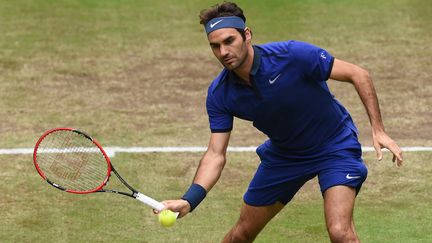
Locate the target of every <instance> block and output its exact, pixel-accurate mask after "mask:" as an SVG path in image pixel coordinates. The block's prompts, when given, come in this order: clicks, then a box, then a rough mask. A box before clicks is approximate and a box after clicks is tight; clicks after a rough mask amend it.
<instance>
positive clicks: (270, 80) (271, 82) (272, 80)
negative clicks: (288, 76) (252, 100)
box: [269, 73, 281, 84]
mask: <svg viewBox="0 0 432 243" xmlns="http://www.w3.org/2000/svg"><path fill="white" fill-rule="evenodd" d="M280 76H281V74H280V73H279V75H278V76H276V77H275V78H274V79H269V83H270V84H273V83H274V82H276V80H277V79H278V78H279V77H280Z"/></svg>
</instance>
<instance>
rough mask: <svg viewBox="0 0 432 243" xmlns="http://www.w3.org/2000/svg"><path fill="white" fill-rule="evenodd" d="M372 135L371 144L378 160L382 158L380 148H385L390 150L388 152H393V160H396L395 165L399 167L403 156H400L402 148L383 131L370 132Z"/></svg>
mask: <svg viewBox="0 0 432 243" xmlns="http://www.w3.org/2000/svg"><path fill="white" fill-rule="evenodd" d="M372 137H373V145H374V148H375V151H376V153H377V158H378V160H382V157H383V155H382V151H381V149H382V148H387V149H388V150H390V152H392V153H393V159H392V161H393V162H396V166H397V167H400V166H402V162H403V156H402V150H401V149H400V147H399V146H398V145H397V144H396V142H395V141H393V139H391V138H390V137H389V136H388V135H387V134H386V133H385V132H379V133H372Z"/></svg>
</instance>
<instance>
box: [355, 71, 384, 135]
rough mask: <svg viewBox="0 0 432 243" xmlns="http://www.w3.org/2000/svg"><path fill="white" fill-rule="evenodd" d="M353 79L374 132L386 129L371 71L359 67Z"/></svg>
mask: <svg viewBox="0 0 432 243" xmlns="http://www.w3.org/2000/svg"><path fill="white" fill-rule="evenodd" d="M352 79H353V80H352V82H353V84H354V86H355V88H356V90H357V92H358V94H359V96H360V99H361V101H362V102H363V105H364V106H365V108H366V112H367V114H368V116H369V121H370V123H371V126H372V132H374V133H377V132H382V131H384V125H383V122H382V118H381V112H380V108H379V103H378V97H377V94H376V91H375V88H374V85H373V82H372V79H371V77H370V75H369V73H368V72H367V71H366V70H363V69H361V68H359V69H358V71H357V72H356V74H355V75H354V76H353V77H352Z"/></svg>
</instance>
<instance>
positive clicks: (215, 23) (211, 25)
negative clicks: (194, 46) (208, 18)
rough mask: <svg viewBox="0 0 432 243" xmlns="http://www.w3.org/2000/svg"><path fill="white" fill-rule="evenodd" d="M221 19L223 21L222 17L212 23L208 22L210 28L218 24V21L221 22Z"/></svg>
mask: <svg viewBox="0 0 432 243" xmlns="http://www.w3.org/2000/svg"><path fill="white" fill-rule="evenodd" d="M222 21H223V19H221V20H218V21H216V22H214V23H213V24H210V28H213V27H215V26H216V25H217V24H219V23H220V22H222Z"/></svg>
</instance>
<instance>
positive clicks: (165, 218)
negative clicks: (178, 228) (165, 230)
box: [159, 209, 177, 227]
mask: <svg viewBox="0 0 432 243" xmlns="http://www.w3.org/2000/svg"><path fill="white" fill-rule="evenodd" d="M176 220H177V215H176V214H175V213H174V212H173V211H171V210H167V209H166V210H162V212H160V213H159V223H160V224H161V225H163V226H164V227H171V226H173V225H174V223H175V222H176Z"/></svg>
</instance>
